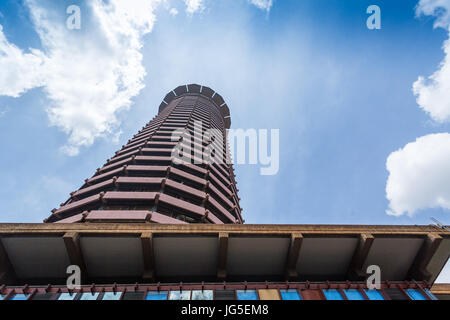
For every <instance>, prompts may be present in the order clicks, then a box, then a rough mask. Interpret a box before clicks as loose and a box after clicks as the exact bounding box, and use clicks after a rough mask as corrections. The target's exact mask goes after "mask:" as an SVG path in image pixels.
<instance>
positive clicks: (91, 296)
mask: <svg viewBox="0 0 450 320" xmlns="http://www.w3.org/2000/svg"><path fill="white" fill-rule="evenodd" d="M98 295H99V292H94V293H93V294H92V293H90V292H85V293H83V294H82V295H81V298H80V300H97V298H98Z"/></svg>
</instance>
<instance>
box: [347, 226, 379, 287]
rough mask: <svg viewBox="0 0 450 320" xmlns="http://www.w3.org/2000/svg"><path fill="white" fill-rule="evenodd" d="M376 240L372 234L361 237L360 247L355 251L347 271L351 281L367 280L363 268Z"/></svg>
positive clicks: (364, 234) (361, 235) (363, 234)
mask: <svg viewBox="0 0 450 320" xmlns="http://www.w3.org/2000/svg"><path fill="white" fill-rule="evenodd" d="M374 239H375V238H374V236H373V235H372V234H370V233H362V234H360V235H359V243H358V246H357V247H356V249H355V252H354V254H353V257H352V260H351V262H350V265H349V268H348V270H347V278H348V279H349V280H355V281H359V280H364V279H365V278H366V276H367V273H366V271H365V270H363V266H364V263H365V262H366V260H367V256H368V255H369V252H370V248H371V247H372V244H373V241H374Z"/></svg>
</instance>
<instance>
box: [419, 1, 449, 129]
mask: <svg viewBox="0 0 450 320" xmlns="http://www.w3.org/2000/svg"><path fill="white" fill-rule="evenodd" d="M416 14H417V15H418V16H420V15H431V16H435V17H436V21H435V24H434V26H435V27H441V28H445V29H449V26H450V0H421V1H420V2H419V4H418V5H417V8H416ZM449 34H450V29H449ZM443 50H444V52H445V58H444V60H443V61H442V62H441V64H440V67H439V69H438V70H437V71H436V72H434V73H433V74H432V75H431V76H429V77H428V78H425V77H423V76H420V77H419V78H418V80H417V81H416V82H414V84H413V92H414V95H416V97H417V104H418V105H419V106H420V107H421V108H422V109H423V110H424V111H425V112H427V113H428V114H429V115H430V117H431V118H432V119H433V120H435V121H436V122H440V123H443V122H450V39H449V40H447V41H445V42H444V45H443Z"/></svg>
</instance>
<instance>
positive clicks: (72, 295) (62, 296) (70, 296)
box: [58, 292, 77, 300]
mask: <svg viewBox="0 0 450 320" xmlns="http://www.w3.org/2000/svg"><path fill="white" fill-rule="evenodd" d="M76 295H77V294H76V293H69V292H63V293H61V294H60V295H59V297H58V300H73V299H75V296H76Z"/></svg>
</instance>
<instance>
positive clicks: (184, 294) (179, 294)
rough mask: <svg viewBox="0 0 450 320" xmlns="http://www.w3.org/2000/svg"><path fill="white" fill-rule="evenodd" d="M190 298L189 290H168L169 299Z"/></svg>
mask: <svg viewBox="0 0 450 320" xmlns="http://www.w3.org/2000/svg"><path fill="white" fill-rule="evenodd" d="M190 299H191V290H183V291H181V292H180V291H179V290H177V291H170V294H169V300H190Z"/></svg>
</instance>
